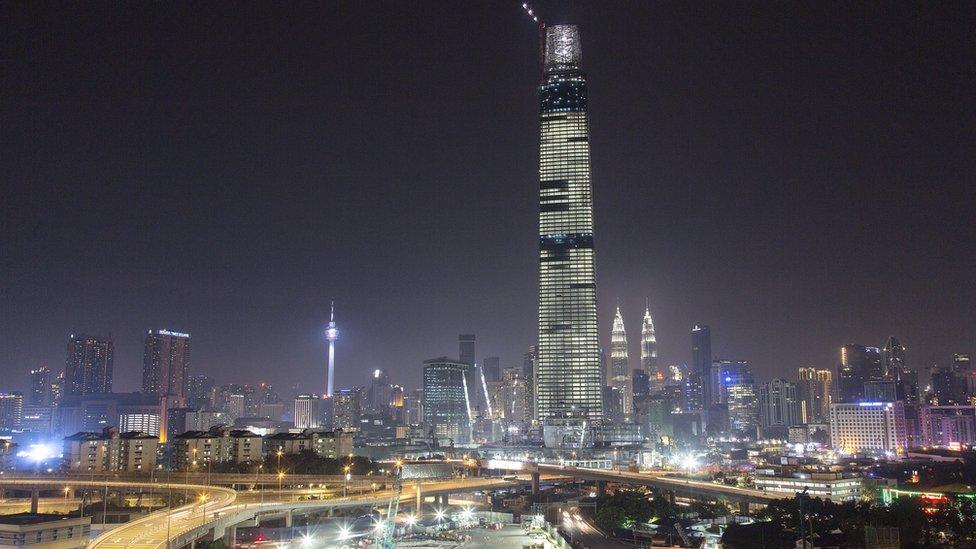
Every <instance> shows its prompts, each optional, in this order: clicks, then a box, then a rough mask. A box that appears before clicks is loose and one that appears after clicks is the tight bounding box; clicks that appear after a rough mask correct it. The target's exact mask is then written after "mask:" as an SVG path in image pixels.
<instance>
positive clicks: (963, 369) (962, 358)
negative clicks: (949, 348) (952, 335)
mask: <svg viewBox="0 0 976 549" xmlns="http://www.w3.org/2000/svg"><path fill="white" fill-rule="evenodd" d="M952 370H953V371H954V372H956V373H959V374H965V373H968V372H971V371H973V359H972V357H971V356H969V355H968V354H964V353H956V354H954V355H952Z"/></svg>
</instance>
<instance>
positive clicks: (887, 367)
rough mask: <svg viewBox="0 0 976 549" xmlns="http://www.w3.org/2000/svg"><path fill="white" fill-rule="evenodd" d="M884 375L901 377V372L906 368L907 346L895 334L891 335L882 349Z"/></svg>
mask: <svg viewBox="0 0 976 549" xmlns="http://www.w3.org/2000/svg"><path fill="white" fill-rule="evenodd" d="M881 358H882V365H883V368H884V376H885V377H886V378H889V379H894V380H898V379H901V372H903V371H904V370H905V346H904V345H902V344H901V342H899V341H898V339H896V338H895V337H894V336H892V337H889V338H888V341H886V342H885V346H884V348H882V349H881Z"/></svg>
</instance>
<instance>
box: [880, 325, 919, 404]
mask: <svg viewBox="0 0 976 549" xmlns="http://www.w3.org/2000/svg"><path fill="white" fill-rule="evenodd" d="M905 355H906V349H905V346H904V345H902V344H901V342H900V341H898V339H897V338H895V337H893V336H892V337H889V338H888V341H886V342H885V345H884V347H883V348H882V349H881V362H882V368H883V373H884V377H885V379H886V380H889V381H892V382H893V383H894V385H895V393H896V395H897V399H898V400H904V401H906V402H910V403H917V402H919V391H918V371H917V370H915V369H913V368H909V367H908V364H907V361H906V358H905Z"/></svg>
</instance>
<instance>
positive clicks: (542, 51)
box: [522, 3, 546, 75]
mask: <svg viewBox="0 0 976 549" xmlns="http://www.w3.org/2000/svg"><path fill="white" fill-rule="evenodd" d="M522 9H523V10H525V13H526V15H528V16H529V17H531V18H532V21H533V22H535V23H538V24H539V74H540V75H543V74H545V63H546V61H545V59H546V22H545V21H543V20H542V17H540V16H539V14H538V13H537V12H536V11H535V10H534V9H532V6H530V5H529V4H528V3H522Z"/></svg>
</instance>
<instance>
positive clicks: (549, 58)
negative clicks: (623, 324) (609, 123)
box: [535, 25, 604, 422]
mask: <svg viewBox="0 0 976 549" xmlns="http://www.w3.org/2000/svg"><path fill="white" fill-rule="evenodd" d="M545 30H546V35H545V52H544V71H545V72H544V75H543V82H542V85H541V86H540V88H539V102H540V113H539V118H540V132H539V332H538V364H537V368H536V372H535V394H536V416H537V418H538V419H539V420H541V421H543V422H545V421H547V420H548V419H551V418H559V417H566V416H567V415H581V416H585V417H587V418H589V419H590V420H596V421H599V420H601V419H602V418H603V406H602V395H601V387H602V386H603V382H604V378H603V377H602V374H601V371H600V342H599V332H598V327H597V309H596V266H595V260H594V254H593V196H592V186H591V182H590V145H589V122H588V118H587V92H586V77H585V76H584V74H583V71H582V70H581V61H582V50H581V47H580V38H579V31H578V30H577V28H576V26H574V25H553V26H550V27H546V29H545Z"/></svg>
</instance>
